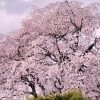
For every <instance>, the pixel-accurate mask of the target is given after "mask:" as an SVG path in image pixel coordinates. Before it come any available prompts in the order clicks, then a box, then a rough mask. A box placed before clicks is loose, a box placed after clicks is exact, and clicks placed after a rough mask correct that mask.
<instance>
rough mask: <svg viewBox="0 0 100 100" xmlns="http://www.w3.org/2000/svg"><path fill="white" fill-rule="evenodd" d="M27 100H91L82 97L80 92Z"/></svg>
mask: <svg viewBox="0 0 100 100" xmlns="http://www.w3.org/2000/svg"><path fill="white" fill-rule="evenodd" d="M26 100H90V99H89V98H86V97H85V96H83V95H82V93H81V92H80V91H75V90H74V91H69V92H66V93H63V94H53V95H48V96H47V97H46V96H38V97H37V98H34V97H33V98H32V99H29V98H28V99H26Z"/></svg>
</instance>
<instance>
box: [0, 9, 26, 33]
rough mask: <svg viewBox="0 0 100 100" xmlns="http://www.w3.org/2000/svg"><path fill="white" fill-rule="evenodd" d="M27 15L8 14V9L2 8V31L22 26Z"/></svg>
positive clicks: (0, 27) (0, 12)
mask: <svg viewBox="0 0 100 100" xmlns="http://www.w3.org/2000/svg"><path fill="white" fill-rule="evenodd" d="M24 16H25V15H12V14H8V13H7V12H6V10H0V33H2V34H5V33H8V32H11V31H14V30H16V29H18V28H19V27H20V25H21V24H20V23H21V20H22V19H23V18H24Z"/></svg>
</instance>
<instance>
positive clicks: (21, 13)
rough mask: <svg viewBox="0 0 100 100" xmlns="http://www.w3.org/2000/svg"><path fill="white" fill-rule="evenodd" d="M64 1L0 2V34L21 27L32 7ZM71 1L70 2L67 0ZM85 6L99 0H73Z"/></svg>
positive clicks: (4, 0) (8, 0) (20, 0)
mask: <svg viewBox="0 0 100 100" xmlns="http://www.w3.org/2000/svg"><path fill="white" fill-rule="evenodd" d="M58 1H65V0H0V33H1V34H7V33H10V32H13V31H15V30H17V29H18V28H20V27H21V22H22V20H23V19H24V18H25V17H26V16H27V15H28V14H29V12H30V10H31V8H32V6H33V5H36V6H38V7H45V6H46V5H47V4H49V3H54V2H58ZM68 1H71V0H68ZM74 1H80V2H84V4H85V5H88V4H90V3H91V2H100V0H74Z"/></svg>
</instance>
